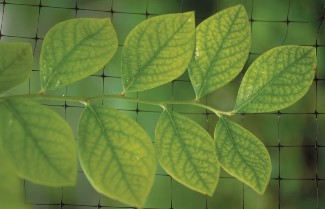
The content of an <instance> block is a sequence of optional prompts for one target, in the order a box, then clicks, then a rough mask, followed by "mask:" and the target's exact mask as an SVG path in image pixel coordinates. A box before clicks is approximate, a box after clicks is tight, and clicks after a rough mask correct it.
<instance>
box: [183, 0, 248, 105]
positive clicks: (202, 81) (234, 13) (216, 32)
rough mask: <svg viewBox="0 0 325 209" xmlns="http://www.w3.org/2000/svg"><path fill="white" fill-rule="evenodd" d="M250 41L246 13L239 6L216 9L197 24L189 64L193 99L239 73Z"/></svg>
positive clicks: (223, 83) (209, 91)
mask: <svg viewBox="0 0 325 209" xmlns="http://www.w3.org/2000/svg"><path fill="white" fill-rule="evenodd" d="M250 44H251V33H250V26H249V22H248V16H247V13H246V10H245V8H244V7H243V6H242V5H239V6H235V7H231V8H229V9H225V10H223V11H221V12H218V13H216V14H215V15H213V16H211V17H209V18H208V19H206V20H204V21H203V22H202V23H201V24H199V26H198V27H197V28H196V48H195V56H194V57H193V59H192V62H191V64H190V66H189V75H190V78H191V82H192V85H193V87H194V91H195V94H196V98H197V99H199V98H201V97H202V96H205V95H207V94H209V93H211V92H212V91H215V90H216V89H218V88H220V87H222V86H224V85H226V84H227V83H229V81H231V80H232V79H234V78H235V77H236V76H237V75H238V74H239V72H240V71H241V70H242V69H243V67H244V64H245V62H246V60H247V58H248V54H249V49H250Z"/></svg>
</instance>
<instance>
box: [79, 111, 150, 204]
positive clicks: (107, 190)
mask: <svg viewBox="0 0 325 209" xmlns="http://www.w3.org/2000/svg"><path fill="white" fill-rule="evenodd" d="M78 135H79V139H78V142H79V156H80V162H81V165H82V167H83V169H84V171H85V173H86V176H87V178H88V179H89V181H90V182H91V184H92V185H93V187H94V188H95V189H96V190H97V191H98V192H100V193H102V194H104V195H107V196H108V197H110V198H113V199H116V200H118V201H121V202H123V203H126V204H130V205H133V206H137V207H142V206H144V204H145V201H146V198H147V196H148V194H149V192H150V189H151V187H152V184H153V181H154V174H155V172H156V160H155V154H154V149H153V145H152V142H151V139H150V137H149V136H148V134H147V133H146V132H145V131H144V130H143V129H142V128H141V127H140V126H139V125H138V124H137V123H136V122H135V121H133V120H132V119H130V118H129V117H128V116H126V115H125V114H123V113H120V112H119V111H117V110H115V109H111V108H108V107H101V106H87V107H86V108H85V110H84V111H83V113H82V116H81V119H80V123H79V129H78Z"/></svg>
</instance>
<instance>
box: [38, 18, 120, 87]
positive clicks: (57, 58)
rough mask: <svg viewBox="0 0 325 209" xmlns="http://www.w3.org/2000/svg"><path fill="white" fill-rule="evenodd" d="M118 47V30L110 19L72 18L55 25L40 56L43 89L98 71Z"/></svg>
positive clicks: (59, 85)
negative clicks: (116, 31) (116, 30)
mask: <svg viewBox="0 0 325 209" xmlns="http://www.w3.org/2000/svg"><path fill="white" fill-rule="evenodd" d="M116 49H117V37H116V33H115V30H114V27H113V25H112V23H111V21H110V19H108V18H104V19H96V18H80V19H71V20H67V21H64V22H61V23H59V24H57V25H55V26H54V27H53V28H51V29H50V30H49V32H48V33H47V34H46V36H45V39H44V42H43V46H42V51H41V56H40V72H41V73H40V75H41V81H42V82H41V83H42V89H43V91H45V90H47V89H55V88H59V87H62V86H64V85H67V84H70V83H72V82H74V81H77V80H80V79H82V78H85V77H87V76H89V75H91V74H93V73H95V72H97V71H98V70H100V69H102V68H103V67H104V65H105V64H106V63H107V62H108V61H109V60H110V59H111V58H112V57H113V55H114V53H115V51H116Z"/></svg>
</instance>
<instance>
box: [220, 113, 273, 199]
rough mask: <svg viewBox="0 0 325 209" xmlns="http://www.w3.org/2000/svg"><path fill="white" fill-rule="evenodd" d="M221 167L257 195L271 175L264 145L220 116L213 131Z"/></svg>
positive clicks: (270, 167)
mask: <svg viewBox="0 0 325 209" xmlns="http://www.w3.org/2000/svg"><path fill="white" fill-rule="evenodd" d="M214 138H215V143H216V152H217V156H218V160H219V162H220V165H221V167H222V168H223V169H224V170H226V171H227V172H228V173H229V174H231V175H232V176H234V177H236V178H237V179H239V180H240V181H242V182H244V183H245V184H246V185H248V186H250V187H251V188H253V189H254V190H255V191H256V192H258V193H259V194H263V193H264V191H265V189H266V187H267V184H268V182H269V179H270V175H271V169H272V166H271V159H270V156H269V153H268V152H267V150H266V148H265V146H264V145H263V143H262V142H261V141H259V140H258V138H256V136H254V135H253V134H252V133H250V132H249V131H247V130H246V129H244V128H243V127H241V126H240V125H238V124H236V123H233V122H231V121H229V120H227V119H226V118H223V117H221V118H220V119H219V121H218V123H217V126H216V128H215V132H214Z"/></svg>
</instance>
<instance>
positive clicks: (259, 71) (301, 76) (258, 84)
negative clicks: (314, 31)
mask: <svg viewBox="0 0 325 209" xmlns="http://www.w3.org/2000/svg"><path fill="white" fill-rule="evenodd" d="M316 60H317V59H316V49H315V48H314V47H308V46H280V47H276V48H274V49H271V50H269V51H267V52H265V53H264V54H263V55H261V56H260V57H259V58H257V59H256V60H255V61H254V63H253V64H252V65H251V66H250V67H249V69H248V70H247V72H246V74H245V76H244V78H243V81H242V83H241V85H240V88H239V92H238V96H237V101H236V105H235V110H234V112H270V111H276V110H280V109H283V108H286V107H288V106H290V105H292V104H294V103H295V102H297V101H298V100H299V99H300V98H301V97H302V96H304V95H305V94H306V93H307V91H308V89H309V87H310V85H311V84H312V81H313V79H314V75H315V70H316Z"/></svg>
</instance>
